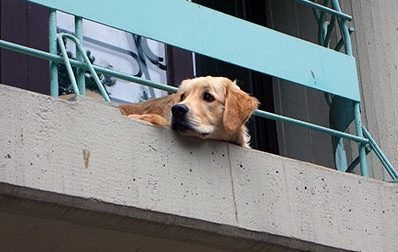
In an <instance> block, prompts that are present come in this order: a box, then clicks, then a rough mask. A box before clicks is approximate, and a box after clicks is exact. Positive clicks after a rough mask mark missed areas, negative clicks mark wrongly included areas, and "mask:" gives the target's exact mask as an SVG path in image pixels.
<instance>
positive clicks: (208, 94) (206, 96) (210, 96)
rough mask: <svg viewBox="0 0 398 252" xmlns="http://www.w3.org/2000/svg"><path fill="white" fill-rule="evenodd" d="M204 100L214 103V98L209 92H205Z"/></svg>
mask: <svg viewBox="0 0 398 252" xmlns="http://www.w3.org/2000/svg"><path fill="white" fill-rule="evenodd" d="M203 100H205V101H207V102H212V101H214V100H215V99H214V96H212V95H211V94H210V93H208V92H204V93H203Z"/></svg>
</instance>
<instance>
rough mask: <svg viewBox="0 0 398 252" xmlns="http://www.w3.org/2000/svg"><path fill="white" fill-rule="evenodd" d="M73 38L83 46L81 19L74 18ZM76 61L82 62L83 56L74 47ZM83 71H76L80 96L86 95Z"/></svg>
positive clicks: (79, 69)
mask: <svg viewBox="0 0 398 252" xmlns="http://www.w3.org/2000/svg"><path fill="white" fill-rule="evenodd" d="M75 36H76V38H77V39H78V40H79V41H80V43H81V44H83V18H81V17H75ZM76 59H77V60H78V61H80V62H84V60H83V55H82V54H81V52H80V51H79V50H78V48H77V45H76ZM84 73H85V70H84V69H81V68H78V69H77V84H78V87H79V91H80V95H83V96H84V95H86V80H85V78H84Z"/></svg>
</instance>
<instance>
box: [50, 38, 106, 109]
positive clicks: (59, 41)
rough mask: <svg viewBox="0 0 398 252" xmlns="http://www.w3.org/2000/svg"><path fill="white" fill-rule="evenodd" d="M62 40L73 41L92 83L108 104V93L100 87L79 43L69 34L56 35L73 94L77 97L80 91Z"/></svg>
mask: <svg viewBox="0 0 398 252" xmlns="http://www.w3.org/2000/svg"><path fill="white" fill-rule="evenodd" d="M63 38H67V39H69V40H71V41H73V42H74V43H75V45H76V49H77V50H78V51H79V54H80V55H81V56H82V58H83V60H84V62H85V65H86V66H87V68H88V70H89V71H90V73H91V75H92V77H93V78H94V81H95V83H96V84H97V86H98V89H99V91H100V93H101V95H102V97H103V98H104V100H105V101H107V102H110V101H111V99H109V96H108V93H107V92H106V90H105V88H104V86H103V85H102V83H101V81H100V79H99V77H98V74H97V72H96V71H95V70H94V68H93V65H92V64H91V62H90V59H89V58H88V56H87V54H86V52H85V51H84V49H83V47H82V45H81V43H80V41H79V40H78V39H77V38H76V37H74V36H72V35H70V34H67V33H59V34H58V35H57V40H58V45H59V47H60V49H61V52H62V58H63V60H64V63H65V66H66V70H67V71H68V75H69V79H70V81H71V84H72V87H73V90H74V92H75V93H76V94H77V95H80V91H79V88H78V86H77V83H76V78H75V75H74V73H73V70H72V66H71V63H70V59H69V58H68V54H67V52H66V48H65V45H64V41H63Z"/></svg>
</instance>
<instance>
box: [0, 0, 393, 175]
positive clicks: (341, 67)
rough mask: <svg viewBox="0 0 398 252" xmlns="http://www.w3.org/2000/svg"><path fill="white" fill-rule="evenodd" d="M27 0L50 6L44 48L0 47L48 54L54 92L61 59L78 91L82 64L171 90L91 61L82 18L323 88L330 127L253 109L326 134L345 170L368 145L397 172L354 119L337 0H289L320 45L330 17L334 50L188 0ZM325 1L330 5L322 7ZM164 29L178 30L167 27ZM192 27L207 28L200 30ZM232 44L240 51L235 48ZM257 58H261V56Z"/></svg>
mask: <svg viewBox="0 0 398 252" xmlns="http://www.w3.org/2000/svg"><path fill="white" fill-rule="evenodd" d="M28 1H30V2H33V3H37V4H40V5H44V6H46V7H48V8H49V9H50V11H49V52H44V51H41V50H37V49H33V48H29V47H25V46H22V45H18V44H15V43H11V42H8V41H4V40H0V47H1V48H4V49H8V50H11V51H15V52H19V53H23V54H26V55H30V56H34V57H38V58H41V59H45V60H48V61H49V62H50V85H51V95H52V96H54V97H57V96H58V70H57V65H58V64H65V65H66V67H67V69H68V72H69V76H70V79H71V82H72V85H73V88H74V90H75V93H76V94H78V95H84V92H85V83H84V72H85V71H87V70H89V71H90V72H91V74H92V75H93V76H94V78H95V76H97V74H96V72H98V73H103V74H107V75H110V76H114V77H116V78H119V79H123V80H127V81H131V82H135V83H138V84H142V85H145V86H148V87H152V88H157V89H161V90H165V91H168V92H175V91H176V90H177V89H176V88H175V87H172V86H168V85H164V84H160V83H156V82H153V81H150V80H145V79H141V78H138V77H135V76H131V75H128V74H125V73H121V72H118V71H114V70H111V69H107V68H103V67H100V66H96V65H92V64H91V63H90V61H89V60H88V57H87V55H86V54H85V50H84V49H83V47H82V45H81V42H80V41H82V39H83V18H87V19H90V20H93V21H96V22H99V23H102V24H105V25H109V26H112V27H115V28H118V29H122V30H125V31H127V32H131V33H135V34H138V35H140V36H145V37H148V38H152V39H155V40H158V41H161V42H164V43H167V44H170V45H174V46H178V47H181V48H184V49H187V50H190V51H193V52H196V53H201V54H204V55H207V56H211V57H214V58H218V59H220V60H224V61H227V62H230V63H233V64H237V65H240V66H243V67H246V68H249V69H252V70H255V71H259V72H262V73H265V74H270V75H272V76H275V77H279V78H282V79H285V80H288V81H290V82H292V83H296V84H299V85H303V86H306V87H309V88H314V89H318V90H320V91H323V92H324V93H325V97H326V98H327V101H328V103H329V104H330V107H331V128H327V127H323V126H320V125H316V124H313V123H309V122H305V121H301V120H297V119H294V118H290V117H286V116H282V115H277V114H274V113H270V112H267V111H262V110H256V111H255V112H254V115H256V116H260V117H264V118H268V119H272V120H277V121H281V122H286V123H292V124H295V125H299V126H303V127H306V128H309V129H312V130H316V131H319V132H323V133H325V134H329V135H331V136H332V138H333V144H334V150H335V160H336V168H337V169H339V170H341V171H346V172H350V171H352V170H353V168H354V167H355V166H356V165H358V164H360V168H361V174H362V175H363V176H369V175H368V169H367V164H366V155H367V154H368V153H369V152H370V151H374V152H375V154H376V156H377V157H378V158H379V159H380V161H381V163H382V164H383V166H384V167H385V169H386V170H387V172H388V174H389V175H390V176H391V178H392V179H393V180H398V173H397V172H396V171H395V169H394V168H393V167H392V165H391V163H390V162H389V161H388V159H387V158H386V156H385V155H384V154H383V152H382V151H381V149H380V148H379V146H378V145H377V144H376V142H375V141H374V139H373V138H372V137H371V135H370V134H369V132H368V131H367V130H366V129H365V128H364V126H363V124H362V122H361V117H360V94H359V85H358V79H357V72H356V64H355V59H354V58H353V57H352V49H351V41H350V31H352V29H351V30H350V28H349V27H348V25H347V21H350V20H351V19H352V17H351V16H349V15H347V14H345V13H343V12H342V11H341V8H340V5H339V3H338V1H337V0H331V2H330V3H329V1H328V0H324V2H323V4H318V3H315V2H314V1H308V0H295V1H296V2H297V3H299V4H303V5H306V6H308V7H310V8H312V9H313V11H314V15H315V18H316V20H317V22H318V25H319V29H318V31H319V32H318V33H319V34H318V40H319V44H320V45H322V46H323V47H328V48H330V47H331V43H330V38H331V33H332V31H333V29H334V28H335V27H336V24H335V23H336V22H337V24H338V27H339V30H340V34H341V40H340V41H339V42H338V43H337V44H336V46H335V48H334V49H335V50H340V49H341V47H342V46H343V45H344V49H345V54H342V53H339V52H335V51H334V50H330V49H326V48H321V47H318V46H315V45H311V44H310V43H308V42H306V41H303V40H300V39H297V38H294V37H290V36H287V35H285V34H281V33H279V32H276V31H273V30H270V29H268V28H265V27H260V26H257V25H254V24H252V23H249V22H246V21H243V20H240V19H237V18H234V17H231V16H228V15H225V14H222V13H219V12H216V11H213V10H210V9H207V8H205V7H202V6H200V5H197V4H194V3H191V2H188V1H179V0H164V1H158V0H119V1H118V2H117V4H115V3H111V1H109V0H85V1H78V0H69V1H63V0H28ZM329 4H330V5H331V7H328V5H329ZM165 9H173V12H178V13H179V15H172V16H170V15H168V13H169V12H167V13H166V12H165V11H164V10H165ZM56 10H62V11H64V12H67V13H70V14H72V15H74V16H75V36H72V35H70V34H57V21H56ZM101 10H102V11H101ZM105 10H106V11H105ZM326 15H330V19H329V20H327V19H326V18H325V16H326ZM153 16H156V17H157V18H158V19H159V20H162V22H161V23H158V22H157V23H156V24H155V23H152V22H151V20H153V19H151V17H153ZM169 30H178V31H180V32H179V33H170V32H169ZM197 31H206V32H204V33H200V32H197ZM236 31H239V32H236ZM180 34H182V35H180ZM241 37H245V38H251V39H248V41H253V43H247V44H243V45H242V43H240V40H239V38H241ZM62 38H67V39H70V40H72V41H73V42H74V43H75V45H76V51H77V60H73V59H68V58H67V56H66V52H65V45H64V44H63V39H62ZM57 42H58V46H59V47H60V49H61V51H62V56H59V55H57ZM238 46H239V48H240V50H239V51H238V50H236V48H238ZM264 58H265V59H268V60H267V61H264ZM286 62H289V68H286ZM329 65H333V66H334V68H335V69H334V71H333V73H330V72H329V71H328V70H327V69H328V67H327V66H329ZM72 66H74V67H76V68H77V69H78V71H77V81H76V78H75V76H74V75H73V71H72ZM95 80H96V83H97V85H98V87H99V88H100V91H101V94H102V95H103V96H104V99H105V100H107V101H109V97H108V96H107V93H106V91H105V90H104V88H103V86H102V85H101V83H100V81H99V80H98V76H97V78H95ZM335 114H343V115H344V116H342V117H339V118H337V117H336V118H334V117H333V115H335ZM352 121H354V122H355V126H356V135H353V134H350V133H347V132H345V131H346V130H347V127H348V125H349V124H350V123H351V122H352ZM343 139H347V140H351V141H354V142H356V143H358V150H359V156H358V158H356V159H355V160H354V161H353V162H352V163H351V164H350V165H348V164H347V162H346V160H347V158H346V154H345V151H344V146H343Z"/></svg>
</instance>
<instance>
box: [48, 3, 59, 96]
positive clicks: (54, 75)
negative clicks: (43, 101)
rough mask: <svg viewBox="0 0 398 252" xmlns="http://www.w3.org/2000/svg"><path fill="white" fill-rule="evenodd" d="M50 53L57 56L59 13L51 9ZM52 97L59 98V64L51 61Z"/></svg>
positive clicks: (49, 23) (49, 27)
mask: <svg viewBox="0 0 398 252" xmlns="http://www.w3.org/2000/svg"><path fill="white" fill-rule="evenodd" d="M48 47H49V48H48V49H49V50H48V51H49V52H50V53H51V54H55V55H56V54H57V11H56V10H54V9H50V11H49V16H48ZM50 95H51V96H52V97H58V64H57V63H56V62H54V61H50Z"/></svg>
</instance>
